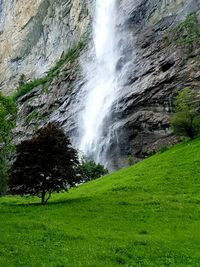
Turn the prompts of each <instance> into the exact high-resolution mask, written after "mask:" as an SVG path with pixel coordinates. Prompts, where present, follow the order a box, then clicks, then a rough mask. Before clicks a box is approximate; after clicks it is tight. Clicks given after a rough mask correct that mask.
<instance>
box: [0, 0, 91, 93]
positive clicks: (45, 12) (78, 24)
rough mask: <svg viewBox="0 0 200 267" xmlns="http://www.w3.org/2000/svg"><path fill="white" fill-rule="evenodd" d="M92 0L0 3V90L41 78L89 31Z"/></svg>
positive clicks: (7, 91)
mask: <svg viewBox="0 0 200 267" xmlns="http://www.w3.org/2000/svg"><path fill="white" fill-rule="evenodd" d="M90 7H91V5H89V0H86V1H83V0H73V1H72V0H35V1H32V0H20V1H17V0H0V69H1V72H0V89H1V90H3V91H4V92H5V93H10V92H11V91H12V90H14V89H15V87H16V86H17V84H18V81H19V78H20V76H21V75H22V74H23V75H25V77H26V79H27V80H29V79H32V78H35V77H40V76H42V75H44V73H45V72H46V71H47V70H48V69H49V68H50V67H51V66H52V65H53V64H55V61H56V60H58V59H59V58H60V56H61V55H62V53H63V52H66V51H67V49H68V48H70V47H72V46H73V45H74V44H75V43H77V42H78V40H79V39H80V38H81V37H82V35H83V34H84V33H85V32H86V31H87V30H88V25H89V23H90V21H91V19H90V10H91V9H90Z"/></svg>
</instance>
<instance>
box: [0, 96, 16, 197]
mask: <svg viewBox="0 0 200 267" xmlns="http://www.w3.org/2000/svg"><path fill="white" fill-rule="evenodd" d="M15 120H16V106H15V104H14V102H13V101H12V99H11V98H9V97H5V96H3V95H2V94H1V93H0V195H2V194H4V193H5V192H6V187H7V176H8V170H9V157H10V155H11V152H12V150H13V145H12V144H11V141H12V132H11V130H12V129H13V128H14V126H15Z"/></svg>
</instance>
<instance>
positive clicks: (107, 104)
mask: <svg viewBox="0 0 200 267" xmlns="http://www.w3.org/2000/svg"><path fill="white" fill-rule="evenodd" d="M115 38H116V0H97V1H96V11H95V18H94V22H93V43H92V45H91V46H93V49H92V50H91V51H90V55H89V58H90V59H91V58H92V60H91V61H90V62H88V63H86V64H84V66H83V68H84V72H85V75H86V77H87V82H86V84H85V86H84V89H83V90H84V91H85V94H86V98H85V103H84V110H83V111H82V113H81V115H80V122H79V124H80V133H81V138H80V143H79V149H80V151H82V152H83V154H84V155H86V156H87V157H88V158H90V159H92V160H94V161H95V162H96V163H101V164H102V165H104V166H105V167H107V168H109V158H108V149H109V145H110V139H111V135H112V134H113V133H111V130H110V125H109V120H110V112H111V107H112V104H113V103H114V101H115V100H116V97H117V90H118V85H117V75H116V64H117V61H118V59H119V56H118V52H117V49H116V43H117V42H116V39H115Z"/></svg>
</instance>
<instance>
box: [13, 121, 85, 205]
mask: <svg viewBox="0 0 200 267" xmlns="http://www.w3.org/2000/svg"><path fill="white" fill-rule="evenodd" d="M77 164H78V156H77V152H76V150H75V149H73V148H72V147H71V143H70V141H69V138H68V137H66V136H65V134H64V132H63V130H61V129H60V128H58V127H57V126H55V125H54V124H48V125H47V126H46V127H44V128H42V129H40V130H39V131H38V132H37V133H36V135H35V136H34V137H33V138H32V139H31V140H27V141H23V142H22V143H21V144H19V145H17V147H16V160H15V162H14V164H13V166H12V168H11V177H10V181H9V186H10V191H11V193H13V194H19V195H26V194H29V195H37V196H39V197H41V204H42V205H44V204H46V203H47V201H48V200H49V198H50V196H51V193H52V192H59V191H61V190H67V189H68V187H69V186H74V185H75V184H76V183H77V182H79V179H80V178H79V177H78V176H77V175H76V172H75V168H76V167H77Z"/></svg>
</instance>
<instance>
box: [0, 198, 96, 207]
mask: <svg viewBox="0 0 200 267" xmlns="http://www.w3.org/2000/svg"><path fill="white" fill-rule="evenodd" d="M30 198H31V199H32V200H33V201H35V199H36V198H32V197H30ZM28 199H29V197H27V200H28ZM22 201H24V199H23V197H22ZM88 201H91V198H89V197H78V198H74V199H61V200H54V201H53V200H52V201H51V200H49V202H47V204H46V205H44V206H43V205H41V203H40V198H38V202H28V203H18V202H16V201H13V202H1V203H0V205H3V206H10V207H32V206H35V207H37V206H38V207H49V206H55V205H61V204H62V205H63V204H77V203H79V204H80V203H84V202H88Z"/></svg>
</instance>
